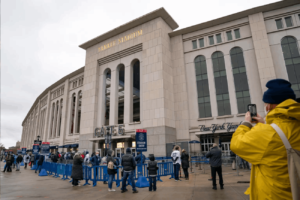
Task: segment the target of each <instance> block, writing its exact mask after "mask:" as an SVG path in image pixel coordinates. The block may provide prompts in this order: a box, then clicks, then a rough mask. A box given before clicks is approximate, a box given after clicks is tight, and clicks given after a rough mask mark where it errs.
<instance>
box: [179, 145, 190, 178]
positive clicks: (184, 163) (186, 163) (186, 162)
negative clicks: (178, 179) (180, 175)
mask: <svg viewBox="0 0 300 200" xmlns="http://www.w3.org/2000/svg"><path fill="white" fill-rule="evenodd" d="M189 158H190V157H189V154H188V153H186V151H185V150H184V149H182V154H181V166H182V169H183V172H184V176H185V179H186V180H189V172H188V169H189V167H190V165H189Z"/></svg>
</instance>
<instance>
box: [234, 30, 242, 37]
mask: <svg viewBox="0 0 300 200" xmlns="http://www.w3.org/2000/svg"><path fill="white" fill-rule="evenodd" d="M234 35H235V39H239V38H240V37H241V34H240V29H235V30H234Z"/></svg>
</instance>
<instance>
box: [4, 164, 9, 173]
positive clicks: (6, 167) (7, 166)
mask: <svg viewBox="0 0 300 200" xmlns="http://www.w3.org/2000/svg"><path fill="white" fill-rule="evenodd" d="M6 169H7V172H11V164H6V165H5V168H4V170H3V172H5V171H6Z"/></svg>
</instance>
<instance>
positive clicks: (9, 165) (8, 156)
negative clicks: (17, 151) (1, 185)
mask: <svg viewBox="0 0 300 200" xmlns="http://www.w3.org/2000/svg"><path fill="white" fill-rule="evenodd" d="M5 162H6V164H5V168H4V170H3V172H5V171H6V169H7V172H12V170H11V163H12V162H11V156H10V154H7V156H6V159H5Z"/></svg>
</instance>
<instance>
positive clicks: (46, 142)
mask: <svg viewBox="0 0 300 200" xmlns="http://www.w3.org/2000/svg"><path fill="white" fill-rule="evenodd" d="M42 144H50V142H43V143H42Z"/></svg>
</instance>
